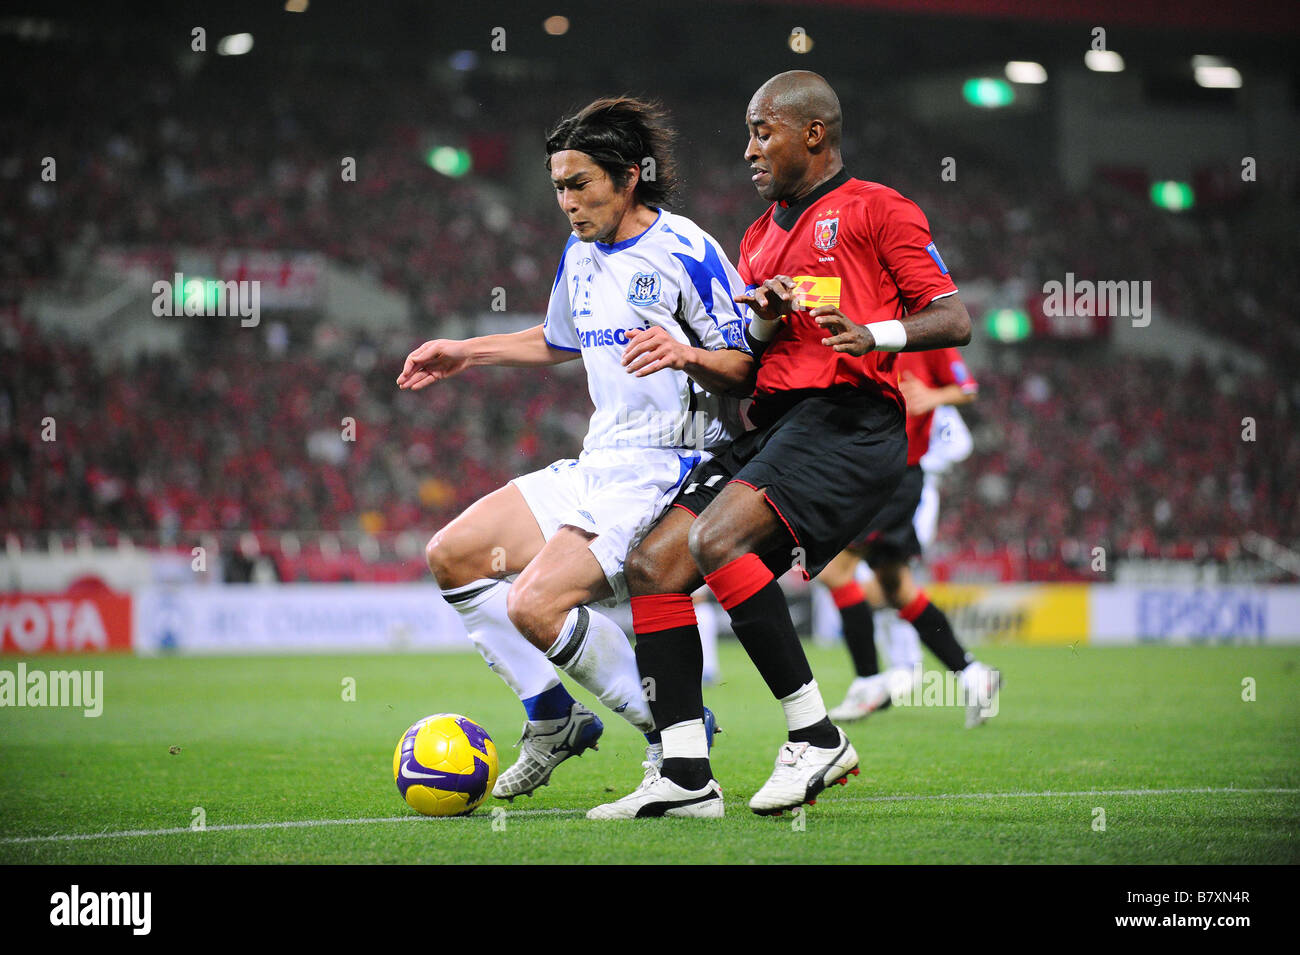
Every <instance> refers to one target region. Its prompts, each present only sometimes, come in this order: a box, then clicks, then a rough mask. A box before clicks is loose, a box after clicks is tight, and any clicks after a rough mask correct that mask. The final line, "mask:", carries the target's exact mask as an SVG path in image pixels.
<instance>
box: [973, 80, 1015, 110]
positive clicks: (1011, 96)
mask: <svg viewBox="0 0 1300 955" xmlns="http://www.w3.org/2000/svg"><path fill="white" fill-rule="evenodd" d="M961 95H962V96H963V97H965V99H966V102H968V103H970V104H971V105H972V106H980V107H982V108H984V109H997V108H998V107H999V106H1010V105H1011V104H1012V103H1014V102H1015V99H1016V91H1015V90H1014V89H1013V88H1012V86H1011V84H1010V83H1008V82H1007V81H1006V80H999V79H994V78H992V77H988V76H984V77H980V78H978V79H973V80H967V81H966V82H965V83H963V84H962V85H961Z"/></svg>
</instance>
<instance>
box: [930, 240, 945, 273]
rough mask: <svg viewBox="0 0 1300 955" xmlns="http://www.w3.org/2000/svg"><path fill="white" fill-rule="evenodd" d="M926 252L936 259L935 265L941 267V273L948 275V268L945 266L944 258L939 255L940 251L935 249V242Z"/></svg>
mask: <svg viewBox="0 0 1300 955" xmlns="http://www.w3.org/2000/svg"><path fill="white" fill-rule="evenodd" d="M925 251H927V252H929V253H930V258H932V259H934V264H935V265H937V266H939V271H940V272H942V273H943V274H944V275H947V274H948V266H946V265H944V264H943V257H942V256H940V255H939V250H938V249H937V248H935V246H934V243H933V242H931V243H930V244H929V245H927V246H926V247H925Z"/></svg>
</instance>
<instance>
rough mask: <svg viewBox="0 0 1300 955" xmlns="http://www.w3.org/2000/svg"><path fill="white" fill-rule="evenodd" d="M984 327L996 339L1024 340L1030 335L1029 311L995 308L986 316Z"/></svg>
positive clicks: (1002, 340) (1003, 340)
mask: <svg viewBox="0 0 1300 955" xmlns="http://www.w3.org/2000/svg"><path fill="white" fill-rule="evenodd" d="M984 328H985V329H986V330H987V331H988V333H989V335H990V336H991V337H992V338H993V339H994V341H999V342H1019V341H1024V340H1025V339H1026V338H1028V337H1029V335H1030V323H1029V313H1027V312H1025V311H1023V310H1021V309H1018V308H995V309H994V310H993V311H991V312H989V313H988V314H987V315H985V316H984Z"/></svg>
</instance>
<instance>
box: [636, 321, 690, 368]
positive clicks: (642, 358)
mask: <svg viewBox="0 0 1300 955" xmlns="http://www.w3.org/2000/svg"><path fill="white" fill-rule="evenodd" d="M692 350H693V349H692V348H691V346H690V345H687V344H684V343H682V342H679V341H678V340H677V339H675V338H673V336H671V335H669V334H668V330H667V329H665V328H663V327H661V326H659V325H655V326H653V327H651V328H629V329H628V331H627V348H625V349H623V367H625V368H626V369H627V370H628V373H629V374H631V375H632V376H633V377H634V378H644V377H645V376H646V375H653V374H654V373H655V372H656V371H661V370H662V369H664V368H675V369H677V370H678V371H681V370H682V369H684V368H685V367H686V364H687V362H688V361H689V359H690V356H691V352H692Z"/></svg>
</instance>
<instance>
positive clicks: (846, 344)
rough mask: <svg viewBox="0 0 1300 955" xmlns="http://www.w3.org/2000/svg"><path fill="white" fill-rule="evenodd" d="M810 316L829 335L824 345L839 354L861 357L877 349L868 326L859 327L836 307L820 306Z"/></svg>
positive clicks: (823, 340)
mask: <svg viewBox="0 0 1300 955" xmlns="http://www.w3.org/2000/svg"><path fill="white" fill-rule="evenodd" d="M809 314H810V315H811V316H812V317H813V320H814V321H815V322H817V324H818V325H820V326H821V327H822V328H824V329H825V330H826V331H827V332H828V333H829V337H828V338H823V339H822V344H823V345H827V346H829V347H831V348H834V349H835V350H836V351H838V352H845V353H847V354H849V355H856V356H861V355H865V354H866V353H867V352H869V351H871V350H873V349H874V348H875V347H876V338H875V336H874V335H872V334H871V330H870V329H869V328H867V326H866V325H859V324H858V323H857V322H855V321H853V319H851V318H849V317H848V316H847V315H845V314H844V313H843V312H841V311H840V310H839V309H838V308H836V307H835V306H834V305H818V306H817V307H816V308H814V309H813V310H812V311H811V312H809Z"/></svg>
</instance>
